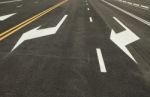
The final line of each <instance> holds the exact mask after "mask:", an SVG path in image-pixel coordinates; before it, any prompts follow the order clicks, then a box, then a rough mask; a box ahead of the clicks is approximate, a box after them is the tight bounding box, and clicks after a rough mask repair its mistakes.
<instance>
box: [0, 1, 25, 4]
mask: <svg viewBox="0 0 150 97" xmlns="http://www.w3.org/2000/svg"><path fill="white" fill-rule="evenodd" d="M19 1H22V0H11V1H4V2H0V4H6V3H12V2H19Z"/></svg>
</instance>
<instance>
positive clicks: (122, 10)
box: [102, 0, 150, 26]
mask: <svg viewBox="0 0 150 97" xmlns="http://www.w3.org/2000/svg"><path fill="white" fill-rule="evenodd" d="M102 1H103V2H105V3H106V4H108V5H110V6H112V7H114V8H116V9H118V10H119V11H121V12H123V13H125V14H127V15H129V16H131V17H133V18H134V19H136V20H139V21H140V22H142V23H144V24H146V25H148V26H150V22H148V21H146V20H144V19H142V18H140V17H138V16H136V15H134V14H132V13H130V12H128V11H126V10H124V9H122V8H119V7H117V6H115V5H113V4H111V3H109V2H107V1H105V0H102Z"/></svg>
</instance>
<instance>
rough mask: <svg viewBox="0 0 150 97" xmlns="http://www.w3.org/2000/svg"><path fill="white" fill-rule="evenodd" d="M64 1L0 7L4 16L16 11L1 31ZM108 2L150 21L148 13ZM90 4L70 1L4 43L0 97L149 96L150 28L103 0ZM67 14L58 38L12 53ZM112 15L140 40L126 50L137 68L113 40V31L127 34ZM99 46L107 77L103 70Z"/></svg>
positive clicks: (44, 0) (0, 51) (35, 0)
mask: <svg viewBox="0 0 150 97" xmlns="http://www.w3.org/2000/svg"><path fill="white" fill-rule="evenodd" d="M4 1H5V0H1V1H0V2H4ZM61 1H62V0H23V1H19V2H13V3H6V4H0V16H3V15H7V14H11V13H16V15H14V16H12V17H10V18H8V19H7V20H5V21H0V33H3V32H4V31H6V30H7V29H9V28H11V27H13V26H15V25H17V24H19V23H21V22H22V21H24V20H26V19H28V18H30V17H32V16H33V15H36V14H38V13H40V12H42V11H44V10H45V9H47V8H49V7H52V6H54V5H56V4H58V3H59V2H61ZM106 1H107V2H110V3H111V4H113V5H116V6H118V7H120V8H122V9H124V10H126V11H128V12H130V13H133V14H135V15H137V16H139V17H141V18H143V19H145V20H146V21H148V22H149V21H150V11H149V10H142V9H139V8H132V7H131V6H128V5H124V4H122V3H118V2H116V1H110V0H106ZM87 2H88V5H86V0H68V2H66V3H65V4H63V5H61V6H60V7H58V8H56V9H54V10H52V11H51V12H49V13H48V14H46V15H44V16H42V17H41V18H39V19H38V20H36V21H34V22H32V23H30V24H28V25H27V26H26V27H24V28H22V29H21V30H19V31H17V32H16V33H14V34H12V35H11V36H9V37H8V38H6V39H4V40H2V41H0V97H150V60H149V59H150V33H149V32H150V26H148V25H146V24H144V23H142V22H140V21H138V20H136V19H135V18H133V17H131V16H129V15H127V14H125V13H123V12H121V11H119V10H117V9H115V8H113V7H111V6H109V5H108V4H106V3H105V2H103V1H101V0H87ZM20 5H22V6H21V7H17V6H20ZM87 8H89V9H90V10H89V11H88V10H87ZM64 15H68V17H67V18H66V20H65V21H64V23H63V24H62V25H61V27H60V28H59V30H58V31H57V33H56V34H54V35H49V36H44V37H40V38H36V39H31V40H27V41H25V42H23V43H22V44H21V45H20V46H19V47H18V48H16V49H15V50H14V51H13V52H11V50H12V48H13V47H14V45H15V44H16V43H17V41H18V40H19V39H20V37H21V36H22V34H23V33H26V32H28V31H30V30H32V29H34V28H36V27H38V26H41V27H40V29H45V28H50V27H55V26H56V25H57V23H58V22H59V21H60V20H61V19H62V17H63V16H64ZM89 17H92V19H93V22H90V19H89ZM113 17H116V18H118V19H119V20H120V21H121V22H122V23H123V24H124V25H126V26H127V27H128V28H129V29H130V30H131V31H133V32H134V33H135V34H136V35H137V36H138V37H140V40H138V41H136V42H134V43H131V44H130V45H128V46H127V48H128V50H129V51H130V52H131V53H132V55H133V56H134V58H135V59H136V60H137V62H138V63H137V64H136V63H135V62H134V61H133V60H132V59H130V58H129V57H128V56H127V55H126V54H125V53H124V52H123V51H122V50H121V49H120V48H119V47H118V46H117V45H116V44H114V43H113V42H112V41H111V40H110V34H111V30H112V29H114V30H115V32H117V33H119V32H121V31H123V30H124V28H123V27H122V26H121V25H120V24H119V23H117V22H116V21H115V20H114V19H113ZM40 29H39V30H40ZM97 48H99V49H101V51H102V54H103V58H104V62H105V66H106V69H107V72H106V73H103V72H101V71H100V68H101V67H100V65H99V62H98V57H97V53H96V49H97Z"/></svg>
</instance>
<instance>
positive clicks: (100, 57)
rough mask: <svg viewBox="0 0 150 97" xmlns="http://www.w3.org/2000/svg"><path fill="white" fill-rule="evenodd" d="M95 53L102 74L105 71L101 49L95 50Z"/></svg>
mask: <svg viewBox="0 0 150 97" xmlns="http://www.w3.org/2000/svg"><path fill="white" fill-rule="evenodd" d="M96 52H97V57H98V62H99V66H100V71H101V72H103V73H106V72H107V70H106V67H105V63H104V59H103V56H102V51H101V49H99V48H97V49H96Z"/></svg>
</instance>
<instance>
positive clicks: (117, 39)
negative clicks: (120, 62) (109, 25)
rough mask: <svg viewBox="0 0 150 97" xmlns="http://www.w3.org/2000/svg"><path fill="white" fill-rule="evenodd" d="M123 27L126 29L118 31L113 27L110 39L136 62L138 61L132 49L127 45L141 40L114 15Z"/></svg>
mask: <svg viewBox="0 0 150 97" xmlns="http://www.w3.org/2000/svg"><path fill="white" fill-rule="evenodd" d="M113 18H114V19H115V20H116V21H117V22H118V23H119V24H120V25H121V26H122V27H124V28H125V30H124V31H122V32H120V33H116V32H115V31H114V30H113V29H112V31H111V35H110V39H111V40H112V41H113V42H114V43H115V44H116V45H117V46H118V47H119V48H120V49H121V50H122V51H123V52H124V53H126V54H127V55H128V56H129V57H130V58H131V59H132V60H133V61H134V62H135V63H137V61H136V60H135V58H134V57H133V56H132V54H131V53H130V51H129V50H128V49H127V47H126V46H127V45H129V44H131V43H133V42H135V41H137V40H139V39H140V38H139V37H138V36H137V35H135V34H134V33H133V32H132V31H131V30H130V29H129V28H128V27H126V26H125V25H124V24H123V23H122V22H121V21H119V20H118V19H117V18H116V17H113Z"/></svg>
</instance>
